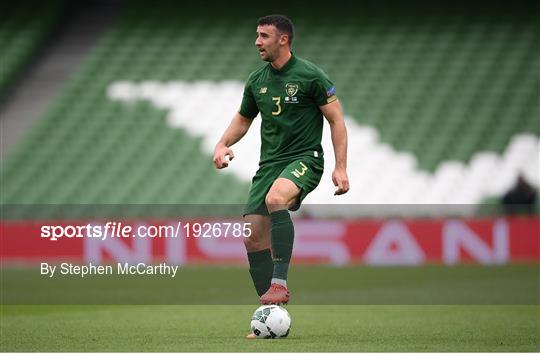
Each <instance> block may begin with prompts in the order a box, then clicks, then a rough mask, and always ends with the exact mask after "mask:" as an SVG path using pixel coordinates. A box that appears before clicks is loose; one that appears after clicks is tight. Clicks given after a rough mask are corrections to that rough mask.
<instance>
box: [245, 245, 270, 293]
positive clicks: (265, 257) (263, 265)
mask: <svg viewBox="0 0 540 354" xmlns="http://www.w3.org/2000/svg"><path fill="white" fill-rule="evenodd" d="M247 255H248V261H249V274H251V279H253V285H255V289H256V290H257V294H259V296H261V295H263V294H264V293H265V292H266V291H267V290H268V288H270V281H271V280H272V272H273V270H274V263H273V262H272V254H271V252H270V249H269V248H268V249H265V250H262V251H255V252H248V254H247Z"/></svg>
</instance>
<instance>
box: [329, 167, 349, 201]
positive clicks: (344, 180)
mask: <svg viewBox="0 0 540 354" xmlns="http://www.w3.org/2000/svg"><path fill="white" fill-rule="evenodd" d="M332 182H334V186H336V187H337V189H336V191H335V192H334V195H341V194H345V193H347V192H348V191H349V177H347V171H346V170H345V169H338V168H336V169H335V170H334V172H333V173H332Z"/></svg>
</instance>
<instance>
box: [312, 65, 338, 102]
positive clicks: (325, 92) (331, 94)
mask: <svg viewBox="0 0 540 354" xmlns="http://www.w3.org/2000/svg"><path fill="white" fill-rule="evenodd" d="M313 98H314V99H315V102H317V105H319V106H324V105H325V104H328V103H331V102H334V101H335V100H337V96H336V87H335V86H334V83H333V82H332V81H330V79H329V78H328V76H327V75H326V74H325V73H324V72H323V71H322V70H319V71H317V73H316V77H315V80H314V81H313Z"/></svg>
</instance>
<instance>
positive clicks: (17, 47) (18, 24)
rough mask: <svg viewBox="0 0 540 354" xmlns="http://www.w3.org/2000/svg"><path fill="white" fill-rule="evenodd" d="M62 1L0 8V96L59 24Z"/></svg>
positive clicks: (11, 3) (25, 0) (18, 3)
mask: <svg viewBox="0 0 540 354" xmlns="http://www.w3.org/2000/svg"><path fill="white" fill-rule="evenodd" d="M61 9H62V1H61V0H55V1H32V0H22V1H16V2H15V1H4V2H2V4H1V5H0V52H1V53H2V54H1V55H2V64H1V65H0V71H1V72H0V94H1V93H4V92H5V91H6V89H7V88H8V87H9V85H10V84H12V83H13V80H14V79H15V77H16V76H17V74H18V73H19V72H20V70H21V69H22V68H24V66H25V64H27V63H28V62H29V60H30V59H31V58H32V55H33V54H34V53H35V52H36V50H37V49H38V47H39V45H40V44H41V43H42V41H43V39H44V38H45V37H46V36H47V34H48V33H49V32H50V31H51V30H52V28H53V26H54V24H55V23H56V22H57V21H58V19H59V17H60V14H61Z"/></svg>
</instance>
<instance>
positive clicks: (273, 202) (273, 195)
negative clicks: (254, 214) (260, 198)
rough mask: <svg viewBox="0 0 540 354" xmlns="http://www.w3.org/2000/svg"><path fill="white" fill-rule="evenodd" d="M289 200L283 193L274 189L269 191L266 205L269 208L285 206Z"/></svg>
mask: <svg viewBox="0 0 540 354" xmlns="http://www.w3.org/2000/svg"><path fill="white" fill-rule="evenodd" d="M287 202H288V201H287V198H285V197H284V196H283V195H281V194H280V193H277V192H272V191H270V192H268V194H267V195H266V199H265V203H266V206H267V208H268V209H269V210H270V209H275V208H279V209H281V208H284V207H286V206H287Z"/></svg>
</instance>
